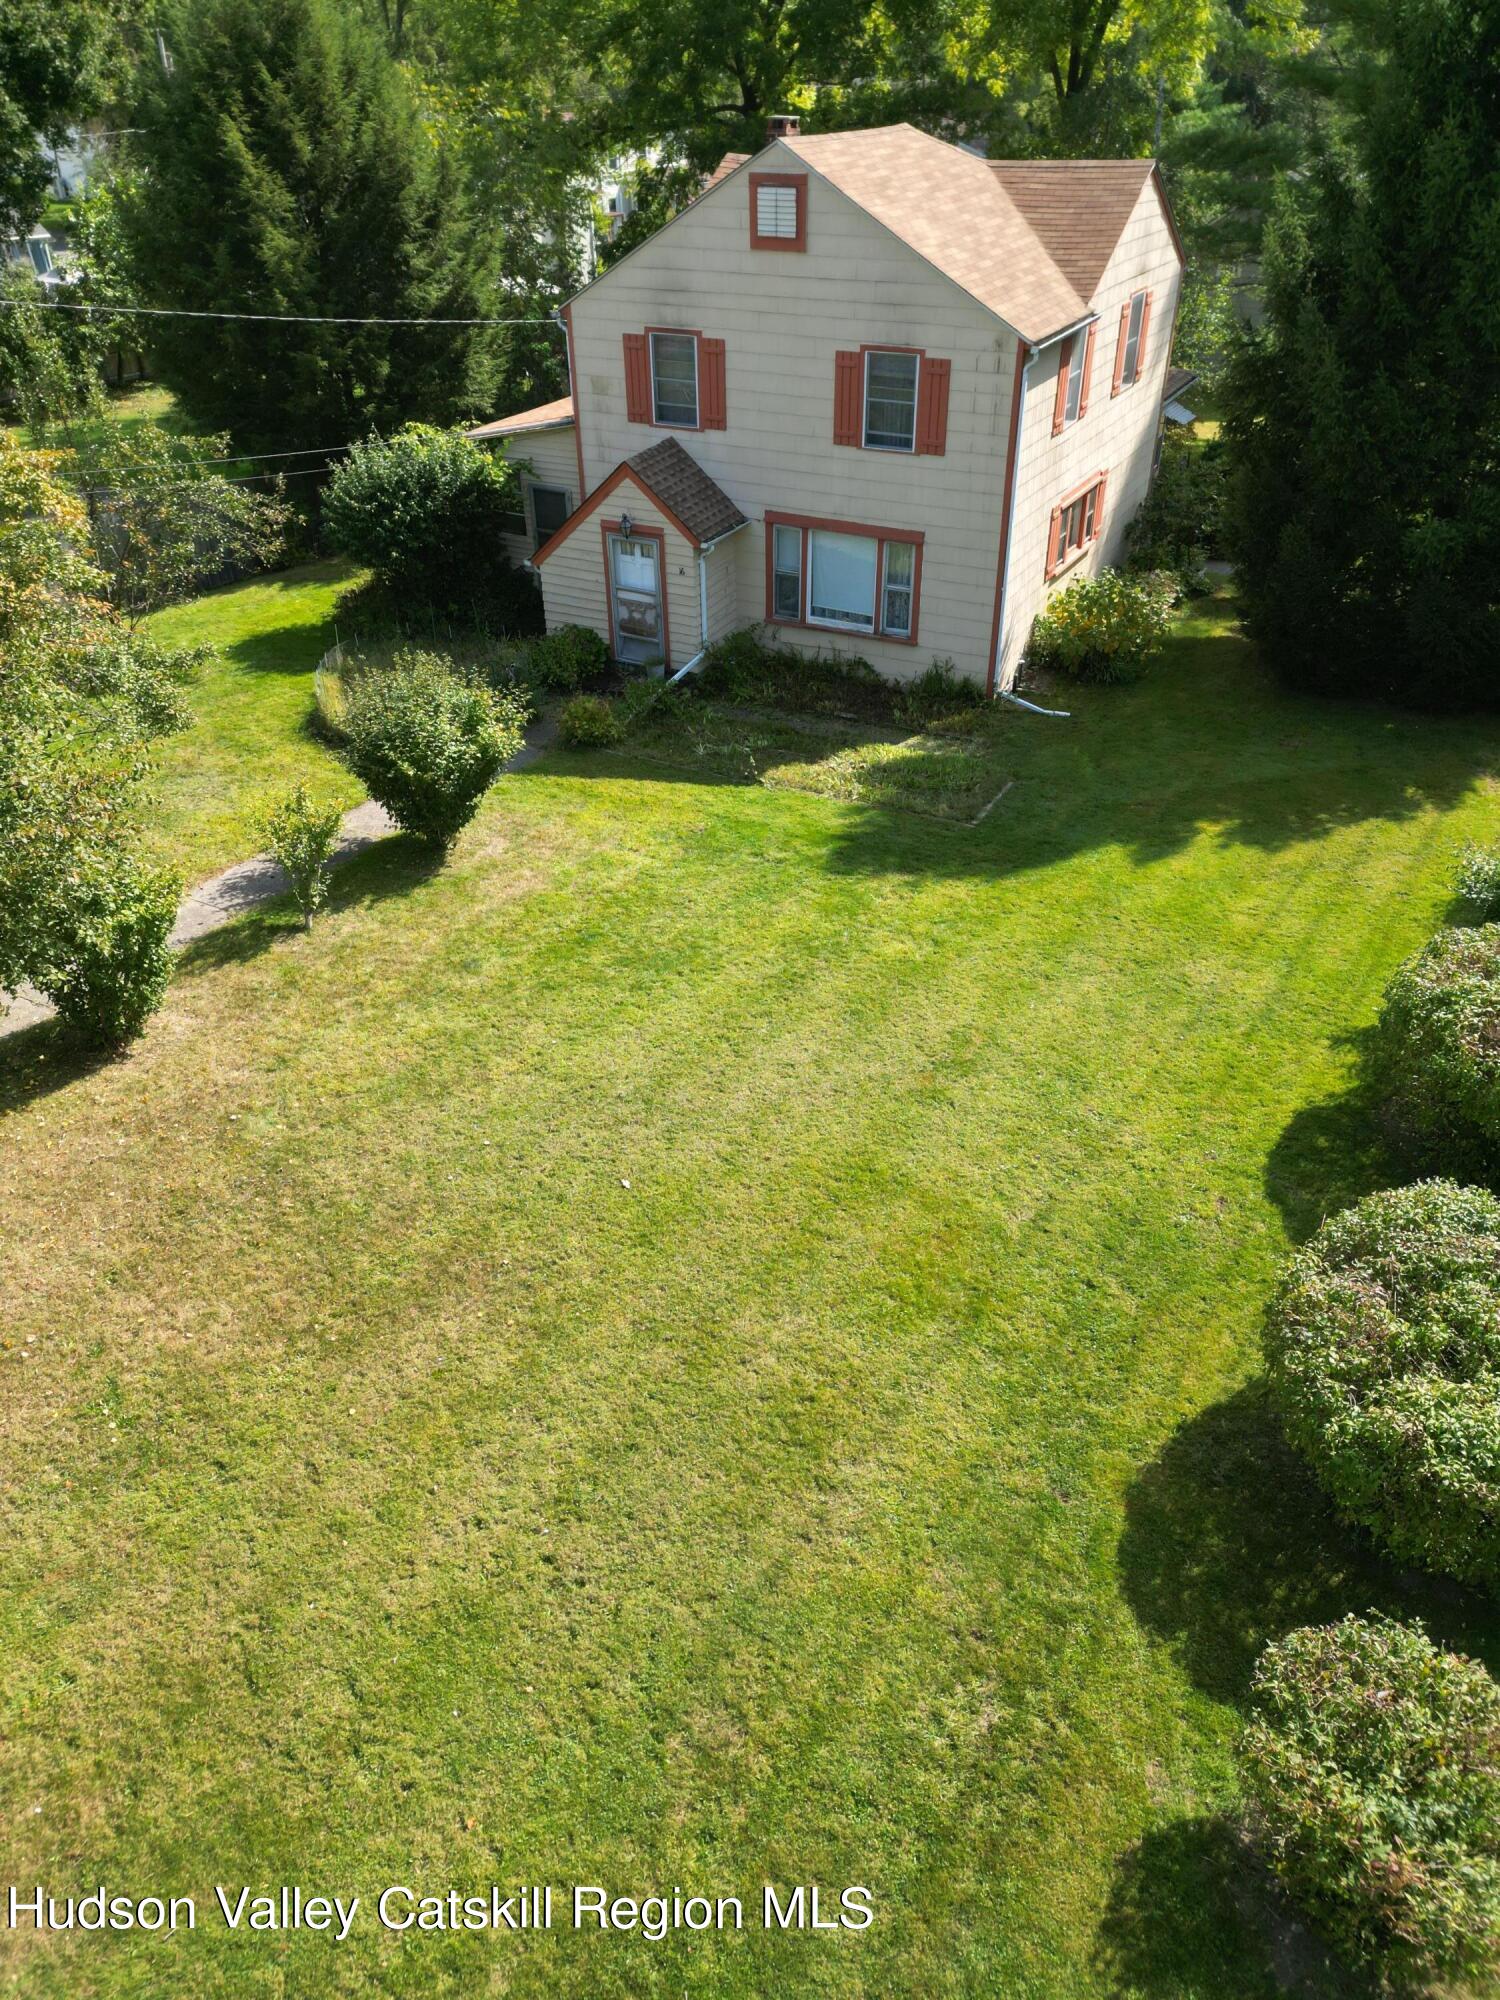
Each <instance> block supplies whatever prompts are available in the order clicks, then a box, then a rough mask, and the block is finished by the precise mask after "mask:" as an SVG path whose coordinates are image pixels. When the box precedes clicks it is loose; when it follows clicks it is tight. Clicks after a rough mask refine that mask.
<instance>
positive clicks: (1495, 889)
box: [1453, 840, 1500, 923]
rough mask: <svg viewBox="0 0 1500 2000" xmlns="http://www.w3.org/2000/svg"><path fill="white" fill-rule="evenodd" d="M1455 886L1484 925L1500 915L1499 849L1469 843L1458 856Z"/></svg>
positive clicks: (1472, 842)
mask: <svg viewBox="0 0 1500 2000" xmlns="http://www.w3.org/2000/svg"><path fill="white" fill-rule="evenodd" d="M1453 886H1454V888H1455V889H1456V890H1457V892H1458V894H1459V895H1460V896H1461V897H1462V898H1463V900H1464V901H1465V902H1466V903H1468V904H1469V905H1470V907H1471V908H1472V909H1474V910H1475V911H1476V912H1477V913H1478V916H1479V919H1480V921H1481V923H1488V922H1489V921H1490V919H1491V918H1492V917H1495V916H1500V847H1480V846H1478V845H1476V843H1475V842H1474V841H1472V840H1471V841H1469V842H1468V843H1467V845H1466V846H1465V847H1464V848H1463V850H1462V852H1461V853H1460V855H1459V857H1458V876H1457V879H1456V881H1455V882H1454V884H1453Z"/></svg>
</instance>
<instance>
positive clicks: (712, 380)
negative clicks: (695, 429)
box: [698, 340, 729, 431]
mask: <svg viewBox="0 0 1500 2000" xmlns="http://www.w3.org/2000/svg"><path fill="white" fill-rule="evenodd" d="M728 421H729V419H728V413H727V411H726V409H725V403H724V343H723V341H722V340H700V341H699V342H698V422H699V424H700V426H701V427H702V428H703V429H704V430H706V431H721V430H723V429H724V428H725V426H726V425H727V423H728Z"/></svg>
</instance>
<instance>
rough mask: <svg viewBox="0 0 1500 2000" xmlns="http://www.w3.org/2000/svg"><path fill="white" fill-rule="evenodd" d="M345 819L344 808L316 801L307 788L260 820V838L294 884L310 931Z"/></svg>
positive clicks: (294, 893) (325, 891) (290, 794)
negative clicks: (341, 824)
mask: <svg viewBox="0 0 1500 2000" xmlns="http://www.w3.org/2000/svg"><path fill="white" fill-rule="evenodd" d="M343 817H344V814H343V808H342V807H341V806H338V805H336V804H334V803H333V802H332V801H331V800H326V799H325V800H318V799H315V798H313V797H312V796H311V794H310V793H309V792H308V789H307V787H306V785H298V787H297V789H296V790H295V791H294V792H288V793H287V795H286V797H285V798H284V799H281V800H280V801H278V803H277V804H276V805H274V806H272V807H270V808H269V810H268V811H267V812H266V813H265V814H264V816H263V817H262V819H261V837H262V839H263V840H264V841H265V843H266V846H267V847H268V848H269V849H270V851H271V853H272V854H273V855H274V856H275V857H276V859H277V860H278V861H279V862H280V863H281V866H282V867H283V868H284V869H285V870H286V872H287V875H288V876H289V878H290V880H291V884H292V896H293V898H294V900H295V902H296V905H297V908H298V909H299V910H300V911H301V912H302V927H303V929H304V930H308V929H311V927H312V920H313V914H314V912H315V911H317V910H319V909H321V908H322V906H323V899H324V897H325V896H326V895H327V894H328V863H329V861H330V860H331V859H332V857H333V850H334V848H335V847H336V846H337V845H338V838H339V825H340V823H341V821H342V820H343Z"/></svg>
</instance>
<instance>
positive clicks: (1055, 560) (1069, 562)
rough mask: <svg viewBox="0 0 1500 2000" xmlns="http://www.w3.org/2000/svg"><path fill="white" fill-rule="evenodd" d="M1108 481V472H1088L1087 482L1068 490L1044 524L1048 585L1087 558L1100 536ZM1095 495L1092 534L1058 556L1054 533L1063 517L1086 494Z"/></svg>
mask: <svg viewBox="0 0 1500 2000" xmlns="http://www.w3.org/2000/svg"><path fill="white" fill-rule="evenodd" d="M1108 478H1109V473H1108V471H1107V470H1105V471H1102V472H1091V473H1090V474H1089V476H1088V478H1087V479H1084V480H1081V481H1080V482H1079V484H1078V485H1077V486H1074V487H1071V488H1070V489H1069V491H1068V492H1066V493H1065V494H1064V495H1063V496H1062V498H1061V499H1060V500H1059V501H1058V502H1057V504H1056V506H1055V507H1054V508H1053V509H1052V514H1051V517H1050V519H1049V520H1048V523H1047V550H1046V557H1045V564H1046V575H1047V581H1048V582H1049V583H1050V582H1051V581H1052V579H1053V578H1054V577H1056V576H1061V575H1062V574H1063V572H1064V570H1069V569H1071V568H1072V567H1073V565H1074V563H1076V562H1077V561H1078V559H1079V557H1080V556H1082V555H1084V554H1086V553H1087V551H1088V550H1089V549H1091V548H1092V547H1093V546H1094V544H1095V542H1097V541H1098V539H1099V537H1100V535H1101V534H1102V533H1103V531H1104V488H1105V484H1106V482H1107V481H1108ZM1095 491H1097V494H1098V497H1097V499H1096V500H1095V502H1094V525H1093V529H1092V531H1091V532H1090V533H1089V534H1088V535H1087V536H1086V537H1085V538H1084V539H1083V540H1081V541H1077V542H1073V543H1070V545H1069V546H1068V548H1067V549H1065V550H1064V551H1063V552H1062V554H1061V555H1059V554H1058V552H1057V549H1056V546H1055V545H1056V542H1057V530H1058V527H1059V525H1060V523H1061V520H1062V516H1063V515H1064V514H1065V513H1066V512H1067V510H1068V509H1069V508H1070V507H1071V506H1072V505H1073V503H1074V501H1075V500H1081V499H1082V498H1083V497H1084V495H1085V494H1086V493H1090V492H1095Z"/></svg>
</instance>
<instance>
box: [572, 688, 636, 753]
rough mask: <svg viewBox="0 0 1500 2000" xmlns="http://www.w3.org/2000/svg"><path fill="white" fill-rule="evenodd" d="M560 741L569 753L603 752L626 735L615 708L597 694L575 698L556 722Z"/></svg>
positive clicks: (579, 695)
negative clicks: (572, 751) (578, 751)
mask: <svg viewBox="0 0 1500 2000" xmlns="http://www.w3.org/2000/svg"><path fill="white" fill-rule="evenodd" d="M557 734H558V738H559V740H560V741H561V742H562V744H563V745H564V746H565V748H567V749H569V750H606V749H608V748H609V746H610V744H612V743H618V742H619V741H620V739H621V737H622V736H623V735H624V734H625V725H624V723H623V722H622V721H621V720H620V716H619V713H618V711H617V709H616V707H615V704H614V703H613V702H611V701H605V700H604V699H603V698H602V696H600V695H597V694H575V695H574V696H573V698H572V700H571V701H567V702H564V704H563V709H562V713H561V714H560V715H559V716H558V718H557Z"/></svg>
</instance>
